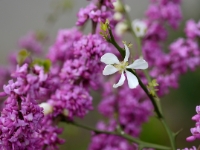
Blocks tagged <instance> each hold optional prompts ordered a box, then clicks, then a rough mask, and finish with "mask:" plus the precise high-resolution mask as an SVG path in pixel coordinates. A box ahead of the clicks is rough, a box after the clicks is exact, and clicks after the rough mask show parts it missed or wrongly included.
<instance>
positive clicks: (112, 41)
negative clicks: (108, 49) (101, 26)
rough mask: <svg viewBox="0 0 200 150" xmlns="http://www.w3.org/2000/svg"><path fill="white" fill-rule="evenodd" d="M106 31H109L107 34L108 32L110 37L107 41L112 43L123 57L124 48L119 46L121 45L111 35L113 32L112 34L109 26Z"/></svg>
mask: <svg viewBox="0 0 200 150" xmlns="http://www.w3.org/2000/svg"><path fill="white" fill-rule="evenodd" d="M108 32H109V34H110V39H109V40H108V42H109V43H112V44H113V45H114V46H115V47H116V48H117V50H118V51H119V52H120V54H121V56H122V57H123V58H124V57H125V51H124V49H123V48H121V47H120V46H119V45H118V44H117V42H116V41H115V38H114V36H113V34H112V30H111V29H110V28H109V29H108Z"/></svg>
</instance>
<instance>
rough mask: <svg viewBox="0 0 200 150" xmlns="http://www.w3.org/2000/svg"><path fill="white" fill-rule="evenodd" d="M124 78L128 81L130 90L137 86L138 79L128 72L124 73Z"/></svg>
mask: <svg viewBox="0 0 200 150" xmlns="http://www.w3.org/2000/svg"><path fill="white" fill-rule="evenodd" d="M126 77H127V80H128V86H129V88H130V89H134V88H136V87H137V86H138V84H139V83H138V79H137V77H136V76H135V75H134V74H132V73H131V72H129V71H126Z"/></svg>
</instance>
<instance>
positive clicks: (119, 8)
mask: <svg viewBox="0 0 200 150" xmlns="http://www.w3.org/2000/svg"><path fill="white" fill-rule="evenodd" d="M113 5H114V7H115V11H118V12H123V11H124V10H123V6H122V4H121V3H120V1H119V0H116V2H114V3H113Z"/></svg>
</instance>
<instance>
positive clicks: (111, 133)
mask: <svg viewBox="0 0 200 150" xmlns="http://www.w3.org/2000/svg"><path fill="white" fill-rule="evenodd" d="M63 121H64V120H63ZM65 122H66V123H69V124H71V125H74V126H77V127H80V128H83V129H86V130H89V131H93V132H95V133H96V134H109V135H116V136H120V137H122V138H124V139H126V140H128V141H130V142H134V143H137V144H138V145H139V146H140V147H143V148H149V147H151V148H156V149H162V150H170V148H169V147H167V146H163V145H158V144H153V143H148V142H144V141H141V140H139V139H137V138H134V137H132V136H130V135H128V134H125V133H124V132H114V131H112V132H111V131H104V130H98V129H95V128H92V127H89V126H86V125H83V124H79V123H77V122H68V121H65Z"/></svg>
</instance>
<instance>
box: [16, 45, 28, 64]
mask: <svg viewBox="0 0 200 150" xmlns="http://www.w3.org/2000/svg"><path fill="white" fill-rule="evenodd" d="M29 56H30V53H29V52H28V51H27V50H26V49H22V50H21V51H20V52H19V53H18V56H17V62H18V64H19V65H22V64H23V63H24V61H25V60H26V58H28V57H29Z"/></svg>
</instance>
